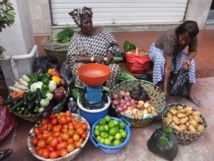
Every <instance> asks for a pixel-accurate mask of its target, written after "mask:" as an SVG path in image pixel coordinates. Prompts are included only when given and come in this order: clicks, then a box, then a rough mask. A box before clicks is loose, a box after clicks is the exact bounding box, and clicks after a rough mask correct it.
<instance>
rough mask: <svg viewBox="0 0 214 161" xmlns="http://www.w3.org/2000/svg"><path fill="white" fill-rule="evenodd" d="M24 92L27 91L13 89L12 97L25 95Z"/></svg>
mask: <svg viewBox="0 0 214 161" xmlns="http://www.w3.org/2000/svg"><path fill="white" fill-rule="evenodd" d="M24 93H25V90H22V91H21V92H16V91H13V92H12V94H11V97H12V98H18V97H23V95H24Z"/></svg>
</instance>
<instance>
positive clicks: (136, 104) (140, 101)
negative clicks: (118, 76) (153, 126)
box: [111, 79, 166, 127]
mask: <svg viewBox="0 0 214 161" xmlns="http://www.w3.org/2000/svg"><path fill="white" fill-rule="evenodd" d="M111 94H112V107H113V108H114V109H115V111H116V115H117V117H124V118H125V119H126V120H128V121H129V122H130V123H131V126H132V127H144V126H146V125H149V124H150V123H151V122H152V120H153V119H154V118H155V117H156V116H157V115H158V114H159V113H161V112H162V111H163V109H164V108H165V106H166V100H165V95H164V94H163V92H162V91H161V90H160V89H159V88H158V87H157V86H154V85H153V84H152V83H151V82H148V81H145V80H138V79H132V80H126V81H122V82H120V83H119V84H117V85H116V86H114V87H113V89H112V90H111Z"/></svg>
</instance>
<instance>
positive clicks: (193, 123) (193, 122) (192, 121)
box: [189, 119, 198, 128]
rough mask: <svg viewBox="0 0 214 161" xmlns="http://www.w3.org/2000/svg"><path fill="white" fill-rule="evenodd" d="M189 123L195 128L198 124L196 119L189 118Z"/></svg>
mask: <svg viewBox="0 0 214 161" xmlns="http://www.w3.org/2000/svg"><path fill="white" fill-rule="evenodd" d="M189 124H190V125H192V126H193V127H194V128H196V126H197V125H198V123H197V121H195V120H194V119H192V120H189Z"/></svg>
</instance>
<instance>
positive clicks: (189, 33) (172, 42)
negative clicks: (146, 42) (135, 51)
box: [149, 21, 200, 106]
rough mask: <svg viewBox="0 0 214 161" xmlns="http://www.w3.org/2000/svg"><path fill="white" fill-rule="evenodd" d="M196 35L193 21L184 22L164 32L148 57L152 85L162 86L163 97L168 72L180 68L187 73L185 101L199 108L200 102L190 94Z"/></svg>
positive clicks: (195, 26) (166, 85)
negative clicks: (187, 85)
mask: <svg viewBox="0 0 214 161" xmlns="http://www.w3.org/2000/svg"><path fill="white" fill-rule="evenodd" d="M198 33H199V28H198V25H197V23H196V22H195V21H185V22H184V23H182V24H181V25H179V26H178V27H177V28H175V29H170V30H167V31H166V32H164V34H163V35H161V36H160V37H159V38H158V39H157V40H156V42H155V43H153V44H152V45H151V47H150V50H149V57H150V59H151V60H152V61H153V62H154V70H153V83H154V84H157V85H160V84H162V85H163V93H164V94H165V95H167V87H168V80H169V77H170V72H171V71H178V70H179V69H181V68H182V69H183V70H184V71H188V75H189V83H190V90H189V93H188V96H187V99H189V100H190V101H192V102H193V103H195V104H196V105H198V106H199V105H200V101H199V100H197V99H196V98H195V97H193V96H192V94H191V89H192V85H193V84H195V82H196V78H195V61H194V59H193V58H194V57H195V56H196V54H197V45H198V38H197V35H198ZM187 46H188V53H185V52H184V48H185V47H187ZM173 62H175V63H173ZM174 68H175V69H174Z"/></svg>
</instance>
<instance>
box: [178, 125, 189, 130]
mask: <svg viewBox="0 0 214 161" xmlns="http://www.w3.org/2000/svg"><path fill="white" fill-rule="evenodd" d="M178 127H179V130H182V131H185V130H186V129H187V127H186V125H184V124H180V125H179V126H178Z"/></svg>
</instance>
